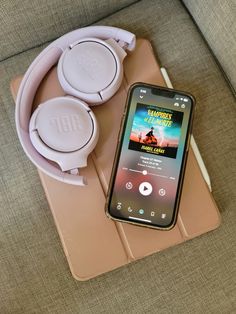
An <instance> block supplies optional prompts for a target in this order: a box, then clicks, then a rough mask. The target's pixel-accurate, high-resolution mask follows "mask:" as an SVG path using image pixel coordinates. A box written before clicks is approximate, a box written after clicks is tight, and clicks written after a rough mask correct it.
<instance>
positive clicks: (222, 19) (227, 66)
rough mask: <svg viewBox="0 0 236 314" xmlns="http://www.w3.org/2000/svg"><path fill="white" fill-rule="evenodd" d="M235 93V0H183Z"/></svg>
mask: <svg viewBox="0 0 236 314" xmlns="http://www.w3.org/2000/svg"><path fill="white" fill-rule="evenodd" d="M184 3H185V5H186V7H187V8H188V10H189V11H190V13H191V15H192V16H193V18H194V20H195V21H196V23H197V25H198V27H199V28H200V30H201V32H202V33H203V35H204V37H205V39H206V40H207V42H208V44H209V45H210V47H211V49H212V50H213V53H214V54H215V56H216V58H217V59H218V60H219V62H220V64H221V66H222V67H223V69H224V72H225V74H226V75H227V77H228V79H229V81H230V82H231V84H232V87H233V88H234V92H235V93H236V71H235V69H236V1H235V0H223V1H222V0H207V1H202V0H184Z"/></svg>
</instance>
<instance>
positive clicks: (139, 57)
mask: <svg viewBox="0 0 236 314" xmlns="http://www.w3.org/2000/svg"><path fill="white" fill-rule="evenodd" d="M124 74H125V75H124V79H123V82H122V85H121V88H120V89H119V91H118V92H117V93H116V95H115V96H114V97H113V98H112V99H110V100H109V101H108V102H107V103H105V104H103V105H100V106H97V107H94V108H93V110H94V112H95V115H96V117H97V119H98V123H99V125H100V137H99V141H98V144H97V146H96V149H95V151H94V152H93V153H92V154H91V155H90V158H89V161H88V167H87V168H85V169H82V170H81V173H82V174H83V175H85V176H86V177H87V179H88V186H86V187H79V186H72V185H67V184H63V183H61V182H58V181H55V180H54V179H52V178H50V177H48V176H46V175H45V174H43V173H42V172H40V171H39V175H40V179H41V181H42V184H43V187H44V190H45V193H46V196H47V199H48V202H49V205H50V208H51V211H52V214H53V217H54V220H55V224H56V227H57V230H58V233H59V235H60V238H61V242H62V245H63V248H64V251H65V254H66V256H67V260H68V263H69V266H70V269H71V272H72V275H73V276H74V278H76V279H77V280H88V279H90V278H93V277H95V276H98V275H99V274H102V273H105V272H108V271H110V270H112V269H115V268H117V267H120V266H123V265H125V264H127V263H129V262H131V261H134V260H137V259H139V258H142V257H144V256H147V255H150V254H153V253H155V252H158V251H161V250H163V249H165V248H167V247H170V246H173V245H176V244H178V243H181V242H184V241H186V240H188V239H192V238H194V237H196V236H198V235H200V234H203V233H205V232H208V231H210V230H213V229H215V228H217V227H218V226H219V224H220V214H219V211H218V209H217V206H216V204H215V202H214V200H213V198H212V195H211V193H210V191H209V189H208V186H207V184H206V182H205V180H204V178H203V177H202V174H201V170H200V168H199V165H198V162H197V160H196V158H195V155H194V153H193V151H192V149H191V148H190V151H189V156H188V162H187V167H186V174H185V179H184V187H183V193H182V198H181V203H180V211H179V216H178V220H177V224H176V226H175V227H174V228H173V229H172V230H170V231H157V230H153V229H147V228H142V227H137V226H134V225H129V224H123V223H119V222H113V221H112V220H110V219H108V218H107V217H106V216H105V212H104V204H105V195H106V191H107V187H108V183H109V178H110V173H111V168H112V163H113V158H114V154H115V150H116V145H117V136H118V132H119V128H120V122H121V116H122V113H123V109H124V105H125V100H126V95H127V90H128V88H129V86H130V85H131V84H132V83H134V82H146V83H152V84H157V85H162V86H164V85H165V83H164V80H163V77H162V75H161V72H160V67H159V65H158V63H157V61H156V59H155V56H154V53H153V50H152V47H151V44H150V43H149V42H148V41H147V40H144V39H139V40H138V41H137V48H136V49H135V51H134V52H133V53H132V54H131V55H130V56H128V58H126V60H125V62H124ZM21 78H22V77H17V78H15V79H13V80H12V82H11V90H12V94H13V96H14V97H16V94H17V90H18V87H19V84H20V81H21ZM60 95H64V92H63V91H62V89H61V87H60V85H59V82H58V79H57V74H56V70H55V68H53V69H52V70H50V71H49V73H48V75H47V76H46V77H45V79H44V81H43V82H42V84H41V86H40V88H39V90H38V92H37V95H36V97H35V101H34V104H35V107H36V106H37V105H38V104H39V103H40V102H43V101H45V100H46V99H49V98H52V97H55V96H60Z"/></svg>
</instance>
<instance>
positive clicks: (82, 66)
mask: <svg viewBox="0 0 236 314" xmlns="http://www.w3.org/2000/svg"><path fill="white" fill-rule="evenodd" d="M109 41H110V40H108V41H103V40H100V39H94V38H86V39H83V40H80V41H78V42H76V43H74V44H73V45H71V46H70V48H68V49H66V50H65V51H64V52H63V54H62V56H61V57H60V59H59V62H58V67H57V72H58V79H59V82H60V84H61V86H62V88H63V89H64V91H65V92H66V93H67V94H70V95H73V96H76V97H78V98H81V99H83V100H85V101H86V102H89V103H94V104H96V103H102V102H104V101H106V100H108V99H109V98H110V97H111V96H113V94H114V93H115V92H116V91H117V89H118V88H119V86H120V84H121V81H122V77H123V67H122V61H123V58H124V56H125V55H126V53H125V52H124V50H123V49H122V48H121V47H120V46H119V45H118V44H117V43H116V42H115V41H114V43H113V44H112V45H111V43H110V42H109ZM120 50H122V52H120ZM121 56H122V57H121Z"/></svg>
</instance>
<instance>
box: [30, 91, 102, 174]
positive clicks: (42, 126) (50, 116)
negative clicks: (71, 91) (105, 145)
mask: <svg viewBox="0 0 236 314" xmlns="http://www.w3.org/2000/svg"><path fill="white" fill-rule="evenodd" d="M95 133H96V134H95ZM97 133H98V132H97V123H96V119H95V116H94V115H93V114H92V113H91V110H90V108H89V107H88V106H87V105H86V104H85V103H84V102H82V101H80V100H78V99H75V98H73V97H57V98H53V99H50V100H48V101H46V102H45V103H43V104H41V105H40V106H39V107H38V108H37V109H36V110H35V111H34V113H33V115H32V116H31V119H30V124H29V134H30V139H31V142H32V144H33V146H34V147H35V149H36V150H37V151H38V152H39V153H40V154H41V155H42V156H44V157H45V158H47V159H49V160H52V161H54V162H56V163H57V164H58V165H59V166H60V167H61V169H62V170H63V171H68V170H71V169H75V168H79V167H84V166H86V165H87V156H88V154H89V153H90V152H91V151H92V149H93V148H94V147H95V145H96V141H97V137H98V135H97Z"/></svg>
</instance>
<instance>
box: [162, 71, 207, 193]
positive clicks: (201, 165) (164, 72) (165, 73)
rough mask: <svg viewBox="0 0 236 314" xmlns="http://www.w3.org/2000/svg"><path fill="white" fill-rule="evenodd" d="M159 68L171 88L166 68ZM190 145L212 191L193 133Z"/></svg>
mask: <svg viewBox="0 0 236 314" xmlns="http://www.w3.org/2000/svg"><path fill="white" fill-rule="evenodd" d="M160 69H161V74H162V76H163V78H164V80H165V82H166V86H167V87H168V88H173V85H172V83H171V81H170V78H169V75H168V73H167V71H166V69H165V68H163V67H161V68H160ZM190 145H191V147H192V149H193V152H194V155H195V157H196V159H197V162H198V164H199V167H200V169H201V172H202V175H203V178H204V180H205V181H206V183H207V185H208V187H209V190H210V191H212V188H211V180H210V176H209V174H208V172H207V169H206V166H205V164H204V161H203V159H202V156H201V154H200V151H199V149H198V146H197V143H196V142H195V139H194V137H193V135H191V139H190Z"/></svg>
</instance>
